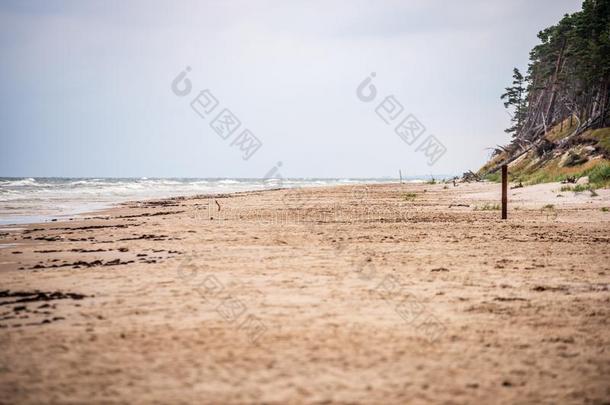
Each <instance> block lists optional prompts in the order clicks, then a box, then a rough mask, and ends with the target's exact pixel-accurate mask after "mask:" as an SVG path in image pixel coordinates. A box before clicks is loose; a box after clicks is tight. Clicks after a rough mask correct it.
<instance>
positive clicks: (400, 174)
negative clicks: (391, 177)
mask: <svg viewBox="0 0 610 405" xmlns="http://www.w3.org/2000/svg"><path fill="white" fill-rule="evenodd" d="M398 175H399V176H400V184H402V171H401V170H400V169H398Z"/></svg>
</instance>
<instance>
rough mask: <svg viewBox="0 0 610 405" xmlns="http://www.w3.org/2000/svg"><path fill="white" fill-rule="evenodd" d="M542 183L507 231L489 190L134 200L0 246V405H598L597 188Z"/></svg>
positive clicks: (602, 380)
mask: <svg viewBox="0 0 610 405" xmlns="http://www.w3.org/2000/svg"><path fill="white" fill-rule="evenodd" d="M556 187H557V186H556V185H550V186H544V187H537V186H532V187H525V188H523V189H517V190H510V191H509V193H511V194H512V195H513V200H512V201H511V202H510V203H509V217H508V220H506V221H502V220H500V219H499V216H500V212H499V211H498V210H494V209H487V208H485V207H489V206H490V204H493V203H494V202H499V199H498V198H497V197H498V196H499V192H500V190H499V187H498V185H496V184H493V183H485V184H482V183H471V184H464V183H460V184H459V185H458V187H453V186H452V184H450V183H449V184H436V185H430V184H402V185H401V184H381V185H379V184H378V185H356V186H352V185H345V186H334V187H316V188H307V189H298V190H290V189H279V190H260V191H250V192H240V193H238V194H230V195H228V194H221V195H216V196H215V198H212V200H211V201H210V197H209V196H196V197H186V198H170V199H155V200H149V201H140V202H130V203H125V204H122V205H121V206H118V207H114V208H111V209H108V210H104V211H101V212H98V213H95V216H92V217H89V218H82V219H78V220H72V221H57V222H46V223H42V224H30V225H26V226H24V227H23V229H21V230H18V231H15V232H10V233H8V234H3V233H1V232H0V243H18V244H19V245H18V246H12V247H11V248H4V249H0V273H1V274H2V280H3V281H2V285H1V288H0V290H2V296H0V312H1V315H0V344H1V345H2V347H3V349H4V348H6V350H2V351H1V354H0V392H2V393H3V397H4V398H6V400H7V401H9V402H20V403H37V402H40V401H45V400H48V399H49V398H52V399H53V401H57V402H67V401H76V402H82V401H93V402H105V401H106V402H108V401H116V402H154V401H157V402H175V401H176V400H177V399H178V400H182V401H185V402H200V403H201V402H203V403H219V402H230V403H244V402H246V403H262V402H267V403H269V402H271V403H280V402H282V403H283V402H292V403H319V402H324V401H329V402H374V403H379V402H385V403H405V402H408V401H410V402H414V401H415V402H447V401H454V402H458V403H465V402H473V401H476V402H491V401H493V402H502V403H509V402H515V401H517V400H519V401H520V402H525V403H539V402H541V401H551V402H562V403H581V402H585V401H591V402H595V401H596V400H597V401H603V400H604V399H605V398H607V393H608V389H610V387H609V386H608V383H607V376H608V375H609V374H610V355H609V354H608V352H607V350H605V348H606V347H608V345H609V344H610V337H608V335H607V333H606V330H607V326H608V324H609V323H610V310H609V309H608V307H607V305H606V304H607V300H608V297H609V288H610V279H609V275H610V264H609V263H610V260H609V259H610V252H608V250H607V249H605V248H604V247H607V246H609V245H610V238H609V236H608V231H609V230H610V213H608V212H603V211H602V210H601V208H603V207H608V206H609V205H610V190H597V191H598V192H599V195H598V196H597V197H590V196H587V195H576V194H575V195H565V196H564V197H556V193H555V188H556ZM513 193H514V194H513ZM564 194H567V193H564ZM549 201H552V202H553V208H548V209H547V208H544V206H546V205H548V204H550V203H549ZM216 202H218V205H217V204H216ZM486 204H487V205H486ZM219 207H220V210H218V208H219ZM210 213H212V215H210ZM229 213H230V215H228V214H229ZM278 213H282V214H283V213H286V214H290V215H291V216H286V217H282V216H279V217H278V215H279V214H278ZM221 214H227V216H226V217H225V218H222V217H221V216H220V215H221ZM210 217H213V219H211V218H210ZM274 218H280V219H281V218H286V220H284V221H274V220H273V219H274ZM558 381H561V382H562V383H561V384H557V382H558Z"/></svg>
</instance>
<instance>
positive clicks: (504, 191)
mask: <svg viewBox="0 0 610 405" xmlns="http://www.w3.org/2000/svg"><path fill="white" fill-rule="evenodd" d="M507 204H508V166H507V165H502V219H506V217H507V215H506V214H507V207H506V206H507Z"/></svg>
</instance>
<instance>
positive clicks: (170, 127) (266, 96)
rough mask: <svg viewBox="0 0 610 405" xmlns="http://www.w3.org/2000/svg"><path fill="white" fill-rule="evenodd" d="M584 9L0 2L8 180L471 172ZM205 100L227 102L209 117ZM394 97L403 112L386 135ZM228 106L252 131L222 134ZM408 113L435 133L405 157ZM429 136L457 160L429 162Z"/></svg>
mask: <svg viewBox="0 0 610 405" xmlns="http://www.w3.org/2000/svg"><path fill="white" fill-rule="evenodd" d="M580 4H581V1H580V0H540V1H535V0H534V1H532V0H510V1H508V0H466V1H441V0H438V1H434V0H432V1H431V0H403V1H379V0H377V1H373V0H370V1H355V0H354V1H348V0H337V1H333V0H324V1H279V0H278V1H258V0H243V1H232V0H218V1H205V0H203V1H169V0H167V1H128V0H126V1H52V0H51V1H50V0H41V1H6V0H0V54H1V55H2V58H1V60H0V94H1V100H0V105H1V107H0V136H1V144H0V176H69V177H89V176H90V177H141V176H146V177H263V176H265V174H266V173H268V172H269V170H270V169H272V168H273V167H274V166H275V165H276V163H277V162H282V167H281V168H280V171H281V174H282V175H283V176H284V177H342V178H343V177H382V176H392V177H395V176H397V172H398V169H399V168H400V169H402V171H403V174H404V175H428V174H461V173H462V172H464V171H466V170H468V169H477V168H478V167H480V166H481V165H482V164H483V163H484V161H485V160H486V159H487V157H488V156H489V151H488V150H486V148H488V147H492V146H494V145H496V144H504V143H506V142H507V141H508V140H509V137H508V136H507V135H506V134H505V133H504V132H503V129H504V128H506V127H507V126H508V121H509V118H510V117H509V116H508V114H507V113H506V112H505V110H504V108H503V105H502V103H501V101H500V100H499V95H500V94H501V93H502V90H503V88H504V87H505V86H506V85H508V84H509V83H510V80H511V73H512V68H513V66H518V67H520V68H523V69H525V68H526V66H527V58H528V53H529V50H530V49H531V48H532V46H534V45H535V44H536V43H537V38H536V34H537V32H538V31H540V30H541V29H543V28H545V27H547V26H549V25H552V24H554V23H556V22H557V21H558V20H559V19H560V18H561V16H562V15H563V14H565V13H571V12H574V11H577V10H579V9H580ZM187 66H188V67H190V72H189V73H188V75H187V76H186V78H187V79H188V80H189V81H190V84H191V91H190V93H188V94H186V95H183V96H181V95H176V94H175V92H174V91H173V90H172V81H173V80H174V79H175V78H176V76H178V74H180V72H182V71H183V70H184V69H185V68H186V67H187ZM372 72H374V73H375V75H376V76H375V78H374V79H373V80H372V82H371V83H372V85H373V86H374V87H375V89H376V92H377V93H376V97H375V98H374V99H373V100H372V101H369V102H365V101H362V100H361V99H360V98H359V97H357V91H356V90H357V87H358V86H359V85H360V83H361V82H362V81H363V80H364V79H366V78H367V77H368V76H369V75H370V74H371V73H372ZM185 85H186V84H185V83H184V82H180V85H179V86H178V87H177V88H178V89H179V90H180V91H182V90H183V89H185V87H184V86H185ZM368 88H369V87H368V86H365V89H368ZM204 89H208V90H209V93H206V94H211V95H213V97H214V98H215V99H216V100H217V101H218V105H217V106H216V108H215V109H213V110H212V111H211V112H210V113H209V115H206V113H203V114H202V116H200V115H198V114H197V113H196V112H195V111H194V110H193V108H191V102H192V101H193V100H196V99H197V100H199V101H202V100H204V99H201V98H198V96H199V94H200V91H202V90H204ZM186 92H187V91H186V90H184V93H186ZM387 96H394V99H395V100H396V101H398V102H399V103H400V104H401V105H402V106H403V110H402V112H401V114H397V113H398V112H400V111H399V110H400V108H399V107H396V109H395V110H394V111H393V112H391V113H389V115H385V118H386V120H387V121H388V123H386V122H384V120H383V119H382V118H381V117H380V116H379V115H378V114H377V113H376V108H377V107H378V105H379V104H380V103H382V102H383V101H384V100H385V98H386V97H387ZM201 105H202V104H195V106H196V107H199V109H200V112H201V111H202V107H201ZM214 105H215V103H214V102H212V101H210V102H209V103H208V104H207V108H208V109H211V108H212V107H213V106H214ZM388 105H389V104H387V103H386V104H383V106H385V107H386V109H388V110H389V109H391V108H389V107H388ZM225 108H226V109H228V110H230V111H231V112H232V113H233V114H234V116H235V117H236V118H237V119H238V120H239V121H240V122H241V125H240V127H238V128H236V129H234V128H233V127H231V129H234V131H235V132H233V133H229V131H228V130H223V129H222V128H221V130H220V132H221V133H220V134H219V133H217V132H216V131H215V130H214V129H213V128H212V127H211V123H212V121H213V120H214V119H215V118H216V116H217V115H218V114H221V117H224V115H222V111H223V110H224V109H225ZM383 111H384V110H383V107H382V109H381V110H379V112H380V114H381V115H383ZM409 114H412V115H413V116H414V117H416V118H417V119H418V120H419V122H421V124H422V125H424V126H425V132H424V133H423V134H422V135H421V136H420V137H419V138H417V139H415V137H414V136H413V139H415V140H413V139H412V140H413V143H412V144H411V145H409V144H407V142H405V141H404V140H403V139H401V138H400V137H399V136H398V135H397V134H396V133H395V132H394V130H395V128H396V126H397V124H398V123H399V122H400V121H401V120H402V119H403V118H404V117H406V116H408V115H409ZM218 122H219V121H216V124H218ZM407 122H411V121H407ZM245 129H248V130H249V131H250V133H247V134H246V135H242V132H243V130H245ZM249 134H252V135H254V136H256V137H257V138H258V139H259V140H260V142H261V144H262V146H261V147H260V148H259V149H258V150H256V151H254V153H253V154H252V155H250V157H249V159H247V160H244V157H246V156H247V155H248V153H251V152H252V151H253V150H254V148H246V146H249V145H250V144H249V143H243V144H242V145H241V147H242V148H243V149H246V150H245V151H242V150H241V149H240V140H241V141H243V140H244V139H252V138H248V137H249V136H250V135H249ZM429 135H434V136H435V138H436V139H437V140H438V141H439V142H440V143H441V144H442V145H443V146H444V148H446V153H444V154H443V155H440V152H439V153H437V154H435V155H433V156H432V157H429V156H426V153H425V152H426V148H425V145H428V144H427V143H426V142H427V140H428V139H430V138H428V136H429ZM223 136H226V137H227V139H223ZM409 139H411V138H409ZM252 145H253V144H252ZM422 145H423V146H422ZM418 149H419V150H418ZM422 149H423V150H422ZM440 150H441V149H437V151H440ZM428 151H430V150H429V149H428ZM439 156H440V157H439ZM435 157H437V158H438V160H436V161H435V162H434V163H433V164H432V165H430V164H429V163H430V162H431V161H432V160H434V158H435Z"/></svg>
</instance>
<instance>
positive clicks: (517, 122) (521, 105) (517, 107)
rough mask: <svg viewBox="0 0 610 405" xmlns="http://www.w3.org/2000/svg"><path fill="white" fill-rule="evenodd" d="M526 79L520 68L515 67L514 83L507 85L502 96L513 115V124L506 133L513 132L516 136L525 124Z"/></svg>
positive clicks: (505, 106)
mask: <svg viewBox="0 0 610 405" xmlns="http://www.w3.org/2000/svg"><path fill="white" fill-rule="evenodd" d="M524 83H525V80H524V78H523V75H522V74H521V72H520V71H519V69H517V68H514V69H513V83H512V84H513V85H512V86H511V87H506V88H505V90H506V93H504V94H502V95H501V96H500V99H501V100H505V101H504V108H512V109H513V115H512V118H511V122H512V123H513V125H512V126H511V127H510V128H507V129H505V132H506V133H509V134H510V133H512V134H513V136H516V135H517V134H518V133H519V131H520V130H521V128H522V126H523V121H524V119H525V116H526V114H527V107H526V106H527V101H526V99H525V95H526V89H525V87H524Z"/></svg>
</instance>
